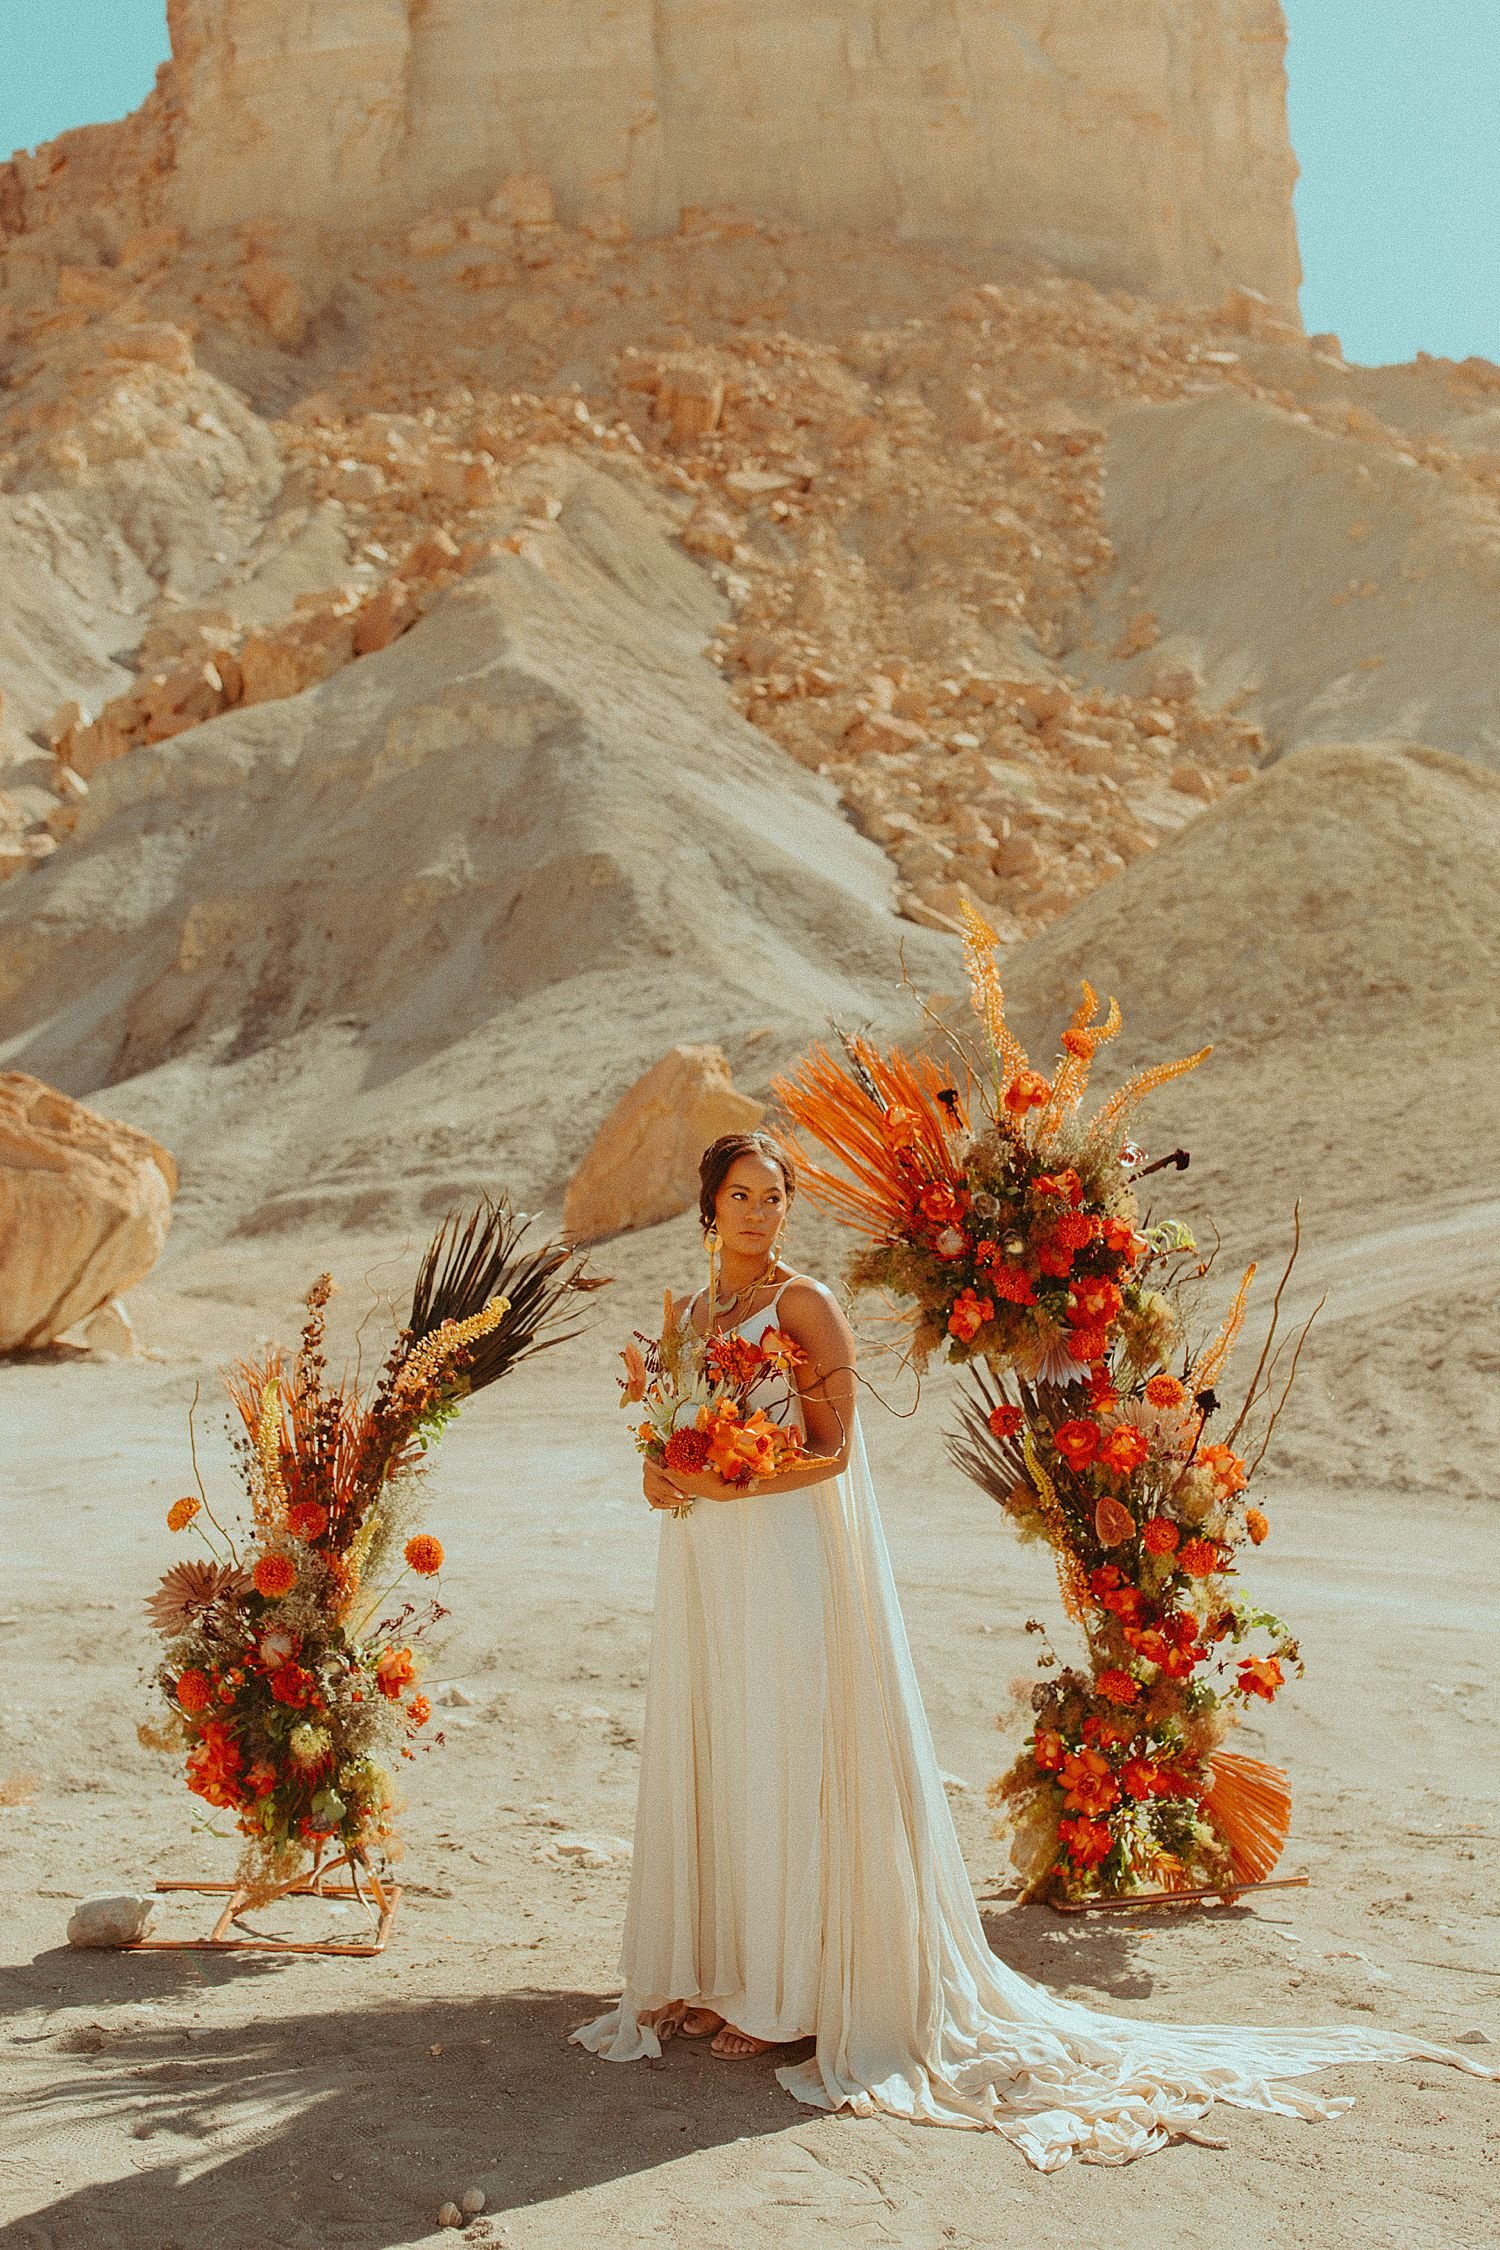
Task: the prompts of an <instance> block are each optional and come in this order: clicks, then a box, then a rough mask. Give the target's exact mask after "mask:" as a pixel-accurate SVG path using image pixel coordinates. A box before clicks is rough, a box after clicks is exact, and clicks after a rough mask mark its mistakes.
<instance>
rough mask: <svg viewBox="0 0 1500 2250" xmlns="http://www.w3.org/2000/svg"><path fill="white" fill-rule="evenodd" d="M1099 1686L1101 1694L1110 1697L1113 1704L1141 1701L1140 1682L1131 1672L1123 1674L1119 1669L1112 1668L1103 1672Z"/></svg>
mask: <svg viewBox="0 0 1500 2250" xmlns="http://www.w3.org/2000/svg"><path fill="white" fill-rule="evenodd" d="M1097 1685H1098V1689H1099V1693H1100V1694H1101V1695H1105V1696H1108V1698H1109V1700H1110V1702H1111V1703H1137V1702H1139V1700H1140V1693H1141V1684H1140V1681H1139V1680H1137V1679H1133V1678H1132V1677H1131V1675H1130V1673H1129V1672H1122V1671H1120V1670H1119V1669H1118V1668H1117V1667H1111V1669H1110V1670H1109V1671H1107V1672H1101V1673H1100V1674H1099V1678H1098V1682H1097Z"/></svg>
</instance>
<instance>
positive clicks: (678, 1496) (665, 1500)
mask: <svg viewBox="0 0 1500 2250" xmlns="http://www.w3.org/2000/svg"><path fill="white" fill-rule="evenodd" d="M641 1481H642V1485H643V1488H644V1490H645V1494H646V1498H647V1499H648V1500H649V1501H650V1503H651V1505H652V1507H653V1508H681V1507H685V1506H686V1504H687V1503H688V1501H690V1500H732V1499H734V1497H735V1495H736V1493H737V1491H738V1490H739V1487H738V1486H737V1485H732V1484H725V1483H724V1481H723V1479H722V1478H721V1477H716V1476H715V1475H714V1474H713V1473H712V1471H711V1470H707V1469H700V1470H698V1471H697V1472H696V1473H691V1472H689V1471H688V1470H686V1469H670V1470H668V1469H660V1468H658V1467H657V1465H656V1463H655V1462H654V1461H648V1462H647V1463H646V1473H645V1475H644V1477H643V1478H642V1480H641Z"/></svg>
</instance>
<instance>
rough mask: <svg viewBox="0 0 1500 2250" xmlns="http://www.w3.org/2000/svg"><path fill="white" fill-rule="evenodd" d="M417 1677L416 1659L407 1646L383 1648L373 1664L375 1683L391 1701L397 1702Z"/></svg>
mask: <svg viewBox="0 0 1500 2250" xmlns="http://www.w3.org/2000/svg"><path fill="white" fill-rule="evenodd" d="M416 1677H417V1661H416V1658H415V1657H414V1656H413V1655H412V1652H411V1650H410V1649H409V1648H385V1649H382V1650H381V1652H380V1657H379V1661H378V1662H377V1663H376V1666H375V1685H376V1686H377V1687H378V1688H379V1690H380V1692H381V1694H382V1695H385V1696H389V1698H390V1700H391V1702H392V1703H399V1702H400V1700H401V1697H402V1696H403V1695H404V1694H405V1692H406V1690H407V1689H408V1688H409V1687H411V1686H413V1685H414V1683H415V1681H416Z"/></svg>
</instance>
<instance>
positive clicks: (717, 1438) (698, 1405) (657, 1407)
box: [621, 1295, 805, 1515]
mask: <svg viewBox="0 0 1500 2250" xmlns="http://www.w3.org/2000/svg"><path fill="white" fill-rule="evenodd" d="M642 1347H644V1348H642ZM804 1356H805V1355H804V1353H803V1352H802V1349H801V1347H800V1346H799V1345H798V1344H797V1343H796V1342H795V1341H794V1340H793V1339H792V1337H790V1336H788V1335H787V1334H786V1333H785V1332H784V1331H783V1330H782V1329H779V1328H768V1329H767V1330H766V1332H765V1334H764V1336H762V1338H761V1340H760V1342H759V1343H758V1344H752V1343H751V1342H750V1341H749V1340H748V1339H747V1338H746V1337H743V1336H736V1335H734V1334H732V1333H725V1334H724V1335H720V1336H698V1335H696V1334H695V1333H694V1332H693V1330H692V1329H690V1328H686V1327H684V1326H683V1325H682V1324H681V1323H679V1322H678V1321H677V1320H675V1319H674V1317H673V1313H672V1299H671V1297H670V1295H669V1296H668V1298H667V1300H666V1305H665V1308H664V1312H663V1318H662V1330H661V1334H660V1336H645V1335H642V1334H641V1332H640V1331H639V1330H637V1331H636V1340H635V1342H634V1343H631V1344H627V1345H626V1347H625V1350H624V1352H623V1353H622V1354H621V1357H622V1358H623V1359H624V1361H625V1376H624V1379H623V1382H622V1385H621V1391H622V1396H621V1404H622V1405H624V1406H639V1407H641V1408H642V1409H643V1413H642V1419H641V1421H640V1422H639V1424H638V1425H637V1428H636V1433H635V1442H636V1449H637V1451H638V1452H640V1453H642V1454H644V1455H645V1457H646V1459H647V1460H648V1461H654V1462H656V1464H657V1465H658V1467H661V1468H665V1469H667V1470H669V1471H670V1470H673V1469H675V1470H678V1471H679V1472H681V1473H682V1474H683V1475H687V1476H691V1475H694V1474H696V1473H697V1472H698V1471H699V1470H702V1469H711V1470H712V1471H713V1472H714V1474H715V1475H716V1476H718V1477H721V1478H722V1479H723V1481H724V1482H725V1483H726V1484H750V1483H752V1482H753V1481H754V1480H755V1479H757V1478H760V1477H774V1476H778V1475H779V1474H780V1473H781V1471H782V1470H783V1469H788V1468H792V1467H794V1466H795V1465H796V1463H797V1462H798V1461H799V1460H800V1459H801V1458H802V1450H803V1438H802V1432H801V1430H800V1429H799V1428H798V1427H797V1425H796V1424H795V1423H794V1422H786V1421H783V1420H779V1419H778V1418H777V1416H776V1415H775V1414H773V1413H771V1412H769V1411H768V1410H767V1409H766V1408H765V1407H763V1406H755V1405H753V1404H752V1399H753V1395H754V1393H755V1391H756V1390H757V1389H758V1388H759V1387H760V1385H761V1384H762V1383H764V1382H766V1381H767V1379H768V1378H770V1377H772V1376H776V1375H779V1376H782V1377H783V1378H787V1379H789V1378H790V1377H791V1374H792V1371H793V1369H794V1368H795V1367H797V1366H799V1365H800V1364H801V1361H802V1359H803V1358H804ZM782 1411H783V1412H785V1409H784V1408H783V1409H782ZM691 1505H692V1502H691V1501H689V1502H688V1503H687V1504H686V1506H685V1507H683V1508H681V1509H674V1510H673V1511H672V1512H673V1514H674V1515H679V1514H682V1515H685V1514H686V1513H687V1509H688V1508H689V1507H691Z"/></svg>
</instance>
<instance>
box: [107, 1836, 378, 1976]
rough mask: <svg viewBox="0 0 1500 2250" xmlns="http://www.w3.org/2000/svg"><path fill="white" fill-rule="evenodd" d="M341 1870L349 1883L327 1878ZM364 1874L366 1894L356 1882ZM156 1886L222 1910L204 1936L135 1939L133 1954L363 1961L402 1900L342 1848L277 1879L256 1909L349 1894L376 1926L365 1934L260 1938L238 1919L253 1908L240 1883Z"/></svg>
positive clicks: (375, 1948) (374, 1951) (373, 1950)
mask: <svg viewBox="0 0 1500 2250" xmlns="http://www.w3.org/2000/svg"><path fill="white" fill-rule="evenodd" d="M340 1869H345V1870H347V1872H348V1876H349V1880H348V1882H347V1883H335V1882H330V1880H329V1878H330V1876H333V1875H336V1874H337V1873H338V1872H339V1871H340ZM361 1874H362V1875H363V1876H364V1880H365V1884H366V1885H367V1886H368V1895H366V1891H365V1890H364V1889H362V1888H361V1886H360V1876H361ZM155 1888H156V1889H157V1890H158V1891H194V1892H199V1893H201V1894H203V1895H205V1896H208V1895H214V1896H219V1897H222V1898H223V1899H224V1908H223V1912H222V1913H221V1914H220V1916H219V1919H218V1920H217V1922H215V1924H214V1926H213V1928H212V1930H211V1931H210V1932H209V1934H208V1936H207V1937H201V1938H137V1940H136V1942H135V1944H134V1945H133V1946H131V1947H130V1948H129V1949H128V1950H129V1951H130V1952H132V1953H221V1952H248V1953H347V1954H349V1955H351V1956H352V1957H353V1958H354V1959H355V1960H361V1961H367V1960H369V1959H371V1958H372V1956H373V1955H375V1954H377V1953H383V1952H384V1951H385V1946H386V1940H387V1939H388V1938H389V1936H390V1934H391V1924H392V1922H393V1921H394V1920H395V1918H396V1908H397V1907H398V1906H399V1905H400V1903H401V1887H400V1885H399V1884H398V1883H391V1884H382V1882H381V1880H380V1878H379V1876H378V1875H377V1874H376V1873H375V1871H374V1869H373V1868H372V1867H371V1866H370V1864H369V1862H368V1861H367V1860H364V1859H361V1858H359V1857H358V1856H357V1855H356V1854H355V1853H353V1852H344V1853H342V1854H341V1855H340V1856H339V1858H337V1859H331V1860H330V1861H329V1862H328V1864H327V1866H326V1867H323V1866H319V1865H316V1864H315V1865H314V1867H313V1868H312V1871H311V1873H310V1874H307V1875H299V1876H297V1877H295V1879H294V1880H293V1881H292V1882H290V1883H279V1884H278V1885H277V1887H276V1888H275V1890H273V1891H271V1892H270V1893H269V1894H268V1895H267V1896H265V1897H263V1898H256V1899H255V1900H254V1902H253V1903H254V1910H255V1911H257V1912H258V1911H259V1910H260V1909H261V1908H262V1907H266V1906H274V1905H275V1904H276V1902H277V1900H278V1899H283V1898H327V1899H338V1900H344V1899H352V1900H354V1901H355V1902H356V1903H357V1904H358V1905H360V1906H362V1907H363V1908H364V1910H365V1912H366V1913H367V1914H368V1915H369V1916H370V1917H371V1919H372V1921H373V1923H374V1928H373V1930H372V1931H371V1933H370V1935H369V1936H368V1937H365V1938H311V1939H309V1938H278V1937H263V1936H262V1935H261V1934H260V1933H259V1931H257V1930H252V1929H250V1928H249V1927H248V1925H247V1924H246V1923H244V1922H243V1921H242V1920H241V1916H242V1915H243V1914H244V1913H246V1912H247V1911H249V1910H250V1909H251V1905H252V1902H251V1897H250V1894H249V1892H248V1891H247V1890H246V1889H245V1887H244V1885H243V1884H240V1883H195V1882H185V1881H176V1880H173V1879H170V1878H168V1879H167V1880H164V1881H162V1882H159V1883H157V1884H156V1886H155Z"/></svg>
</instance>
